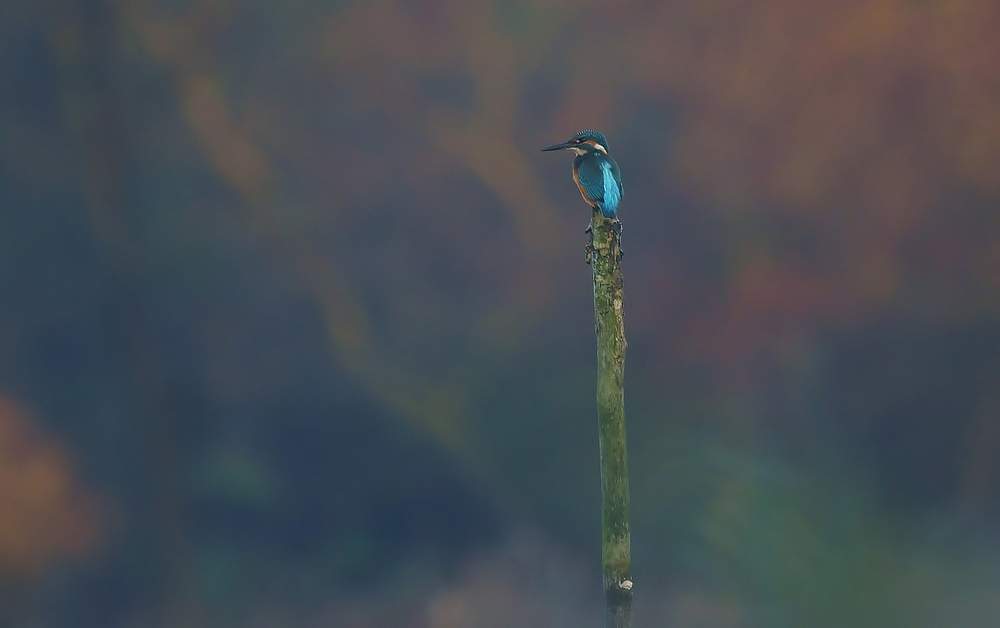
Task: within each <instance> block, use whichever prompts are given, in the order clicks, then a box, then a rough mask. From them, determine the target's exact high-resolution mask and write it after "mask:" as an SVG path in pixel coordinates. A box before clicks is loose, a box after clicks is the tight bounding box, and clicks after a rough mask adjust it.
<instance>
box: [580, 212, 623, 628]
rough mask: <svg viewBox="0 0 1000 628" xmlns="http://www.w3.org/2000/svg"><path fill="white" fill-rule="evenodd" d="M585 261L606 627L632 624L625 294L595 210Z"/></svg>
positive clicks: (617, 248)
mask: <svg viewBox="0 0 1000 628" xmlns="http://www.w3.org/2000/svg"><path fill="white" fill-rule="evenodd" d="M591 238H592V240H591V244H590V246H588V247H587V260H588V261H589V262H590V264H591V268H592V269H593V273H594V317H595V327H596V331H597V419H598V426H599V430H600V446H601V495H602V505H601V530H602V544H601V546H602V552H601V553H602V566H603V569H602V571H603V580H604V596H605V602H606V616H605V626H607V627H608V628H629V627H630V626H631V625H632V575H631V570H632V553H631V539H630V536H629V490H628V458H627V455H626V446H625V388H624V381H625V349H626V347H627V343H626V342H625V320H624V310H623V301H624V297H625V293H624V287H623V282H622V272H621V257H622V252H621V242H620V238H619V234H618V233H616V232H615V231H614V229H613V228H612V223H610V222H609V221H607V220H604V219H603V218H602V217H601V215H600V213H598V212H594V216H593V218H592V220H591Z"/></svg>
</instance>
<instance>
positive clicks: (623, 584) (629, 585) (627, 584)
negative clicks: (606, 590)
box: [618, 580, 632, 591]
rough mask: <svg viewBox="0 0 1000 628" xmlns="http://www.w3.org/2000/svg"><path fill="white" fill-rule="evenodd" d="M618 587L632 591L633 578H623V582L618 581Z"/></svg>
mask: <svg viewBox="0 0 1000 628" xmlns="http://www.w3.org/2000/svg"><path fill="white" fill-rule="evenodd" d="M618 588H619V589H624V590H626V591H631V590H632V581H631V580H622V581H621V582H619V583H618Z"/></svg>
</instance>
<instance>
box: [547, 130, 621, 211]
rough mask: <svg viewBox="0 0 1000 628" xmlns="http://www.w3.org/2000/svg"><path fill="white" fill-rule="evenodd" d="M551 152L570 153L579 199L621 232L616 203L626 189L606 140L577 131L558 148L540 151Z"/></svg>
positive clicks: (596, 135) (588, 132) (597, 134)
mask: <svg viewBox="0 0 1000 628" xmlns="http://www.w3.org/2000/svg"><path fill="white" fill-rule="evenodd" d="M550 150H571V151H573V152H574V153H575V154H576V157H575V158H574V159H573V181H575V182H576V185H577V187H578V188H580V195H581V196H583V200H585V201H586V202H587V204H588V205H590V206H591V207H592V208H594V211H595V212H596V211H600V212H601V216H603V217H604V218H606V219H608V220H610V221H612V223H615V225H616V226H617V229H619V230H620V229H621V223H620V222H619V221H618V203H620V202H621V200H622V196H623V195H624V193H625V189H624V188H623V187H622V178H621V174H620V173H619V171H618V164H617V163H615V160H614V159H612V158H611V157H610V156H609V155H608V140H607V138H605V137H604V134H603V133H601V132H600V131H593V130H586V131H580V132H579V133H577V134H576V135H574V136H573V137H571V138H569V140H567V141H565V142H562V143H561V144H554V145H552V146H549V147H548V148H543V149H542V152H545V151H550Z"/></svg>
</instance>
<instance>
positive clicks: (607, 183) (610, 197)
mask: <svg viewBox="0 0 1000 628" xmlns="http://www.w3.org/2000/svg"><path fill="white" fill-rule="evenodd" d="M614 166H615V162H613V161H611V160H610V159H607V160H601V176H602V178H603V179H604V203H603V204H602V206H601V209H602V210H606V211H605V215H607V214H608V213H610V214H614V213H615V212H616V211H617V210H618V201H620V200H622V189H621V187H620V185H619V183H618V181H619V178H618V177H616V176H615V174H616V172H615V170H617V168H615V167H614Z"/></svg>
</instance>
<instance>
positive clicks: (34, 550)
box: [0, 397, 99, 578]
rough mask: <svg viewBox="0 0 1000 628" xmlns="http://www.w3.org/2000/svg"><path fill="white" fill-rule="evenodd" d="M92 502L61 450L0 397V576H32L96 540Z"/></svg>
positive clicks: (6, 400)
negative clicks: (45, 438) (46, 439)
mask: <svg viewBox="0 0 1000 628" xmlns="http://www.w3.org/2000/svg"><path fill="white" fill-rule="evenodd" d="M98 532H99V521H98V517H97V513H96V509H95V504H94V502H93V500H92V498H91V497H90V496H88V495H87V494H86V493H85V492H84V490H83V489H82V487H80V485H79V484H78V483H77V480H76V479H75V478H74V477H73V473H72V470H71V469H70V464H69V461H68V459H67V457H66V455H65V453H64V452H63V450H62V448H61V447H59V446H58V445H56V444H53V443H51V442H46V441H45V440H43V438H42V437H41V436H40V435H39V434H38V433H37V431H36V430H35V429H34V428H33V426H32V425H31V422H30V420H29V419H28V417H27V415H26V414H25V412H24V411H23V410H22V409H21V408H20V407H19V406H18V405H16V404H15V403H14V402H12V401H10V400H9V399H6V398H3V397H0V578H3V577H15V576H25V575H32V574H36V573H38V572H40V571H42V570H43V569H44V568H45V567H46V566H47V565H49V564H50V563H51V562H52V561H54V560H57V559H59V558H62V557H66V556H79V555H81V554H82V553H83V552H85V551H86V550H87V549H88V548H90V547H92V546H93V544H94V543H95V541H96V540H97V537H98Z"/></svg>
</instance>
